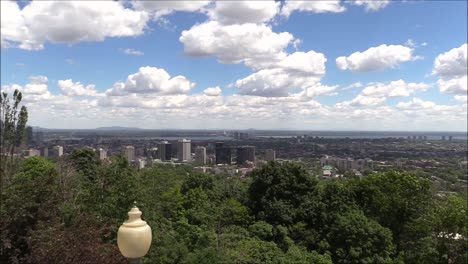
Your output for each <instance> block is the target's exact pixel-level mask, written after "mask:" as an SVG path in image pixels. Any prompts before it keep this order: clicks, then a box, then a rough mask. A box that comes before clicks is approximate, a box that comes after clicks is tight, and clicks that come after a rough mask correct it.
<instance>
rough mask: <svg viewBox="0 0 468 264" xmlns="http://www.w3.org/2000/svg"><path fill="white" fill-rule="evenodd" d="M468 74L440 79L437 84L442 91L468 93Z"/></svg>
mask: <svg viewBox="0 0 468 264" xmlns="http://www.w3.org/2000/svg"><path fill="white" fill-rule="evenodd" d="M467 82H468V80H467V76H466V75H465V76H462V77H458V78H457V77H456V78H452V79H447V80H445V79H439V80H438V81H437V85H438V86H439V89H440V92H441V93H449V94H466V93H467Z"/></svg>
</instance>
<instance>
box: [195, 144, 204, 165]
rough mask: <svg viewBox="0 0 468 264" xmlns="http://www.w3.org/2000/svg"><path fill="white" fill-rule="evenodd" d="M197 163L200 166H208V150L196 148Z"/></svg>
mask: <svg viewBox="0 0 468 264" xmlns="http://www.w3.org/2000/svg"><path fill="white" fill-rule="evenodd" d="M195 162H196V163H199V164H206V148H205V147H197V148H195Z"/></svg>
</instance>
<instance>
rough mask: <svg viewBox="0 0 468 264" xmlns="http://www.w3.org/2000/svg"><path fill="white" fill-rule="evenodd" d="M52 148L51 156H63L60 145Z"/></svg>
mask: <svg viewBox="0 0 468 264" xmlns="http://www.w3.org/2000/svg"><path fill="white" fill-rule="evenodd" d="M52 150H53V154H52V155H53V156H54V157H56V158H58V157H62V156H63V147H62V146H54V148H53V149H52Z"/></svg>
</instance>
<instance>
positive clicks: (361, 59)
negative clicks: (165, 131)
mask: <svg viewBox="0 0 468 264" xmlns="http://www.w3.org/2000/svg"><path fill="white" fill-rule="evenodd" d="M466 43H467V2H466V1H454V2H450V1H402V2H397V1H360V0H356V1H331V0H328V1H281V2H280V1H278V2H275V1H220V2H213V1H158V2H150V1H145V2H135V1H119V2H116V1H102V2H98V1H76V2H74V1H59V2H47V1H32V2H29V1H20V2H9V1H3V0H2V1H1V88H2V90H3V91H7V92H11V91H13V90H14V89H19V90H21V91H22V92H23V94H24V96H23V97H24V103H25V104H26V105H27V107H28V109H29V112H30V122H29V123H30V125H36V126H42V127H48V128H95V127H101V126H133V127H141V128H156V129H158V128H182V129H210V128H225V129H245V128H257V129H310V130H439V131H466V128H467V44H466Z"/></svg>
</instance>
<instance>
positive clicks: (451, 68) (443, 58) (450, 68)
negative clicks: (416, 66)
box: [432, 43, 468, 77]
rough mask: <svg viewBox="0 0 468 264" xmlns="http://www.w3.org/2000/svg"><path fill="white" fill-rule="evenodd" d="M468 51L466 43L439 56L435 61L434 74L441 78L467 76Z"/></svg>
mask: <svg viewBox="0 0 468 264" xmlns="http://www.w3.org/2000/svg"><path fill="white" fill-rule="evenodd" d="M467 49H468V46H467V44H466V43H465V44H463V45H461V46H460V47H458V48H453V49H451V50H449V51H447V52H444V53H442V54H439V55H438V56H437V57H436V58H435V60H434V67H433V69H432V74H434V75H437V76H439V77H452V76H462V75H466V74H467V71H468V67H467V63H468V62H467V61H468V59H467Z"/></svg>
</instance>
